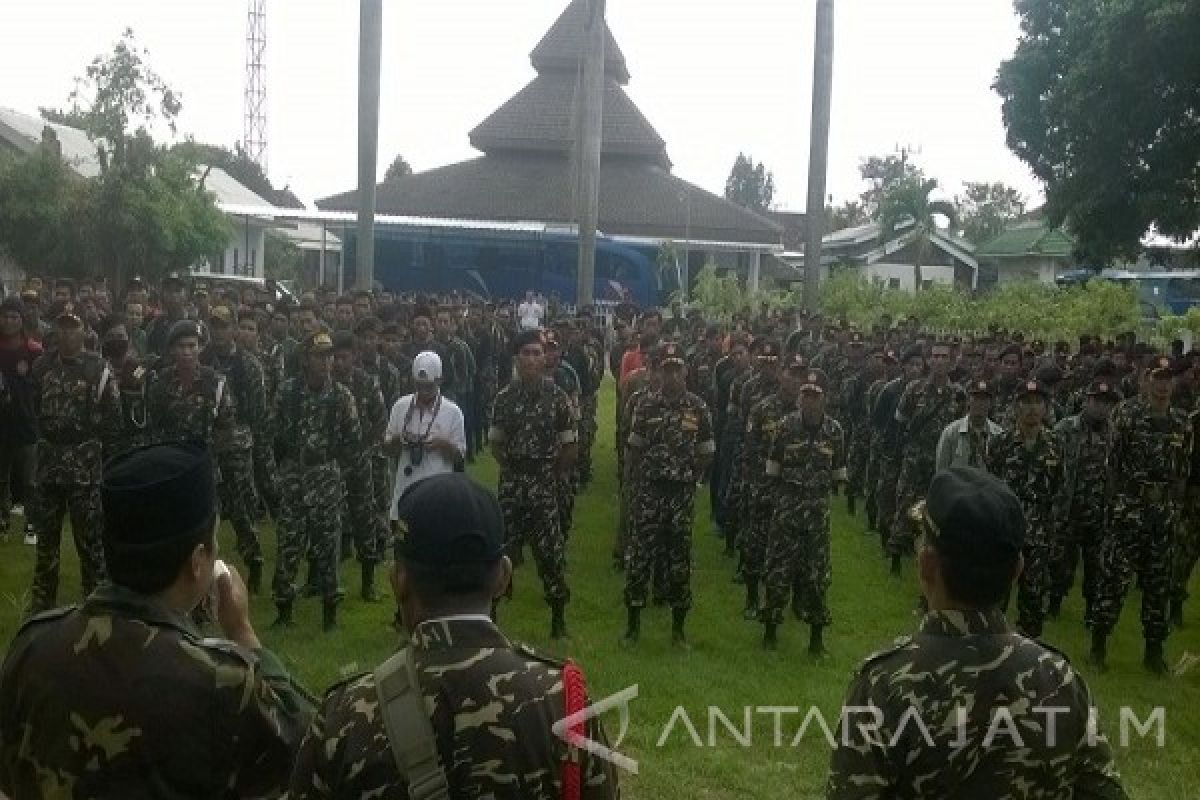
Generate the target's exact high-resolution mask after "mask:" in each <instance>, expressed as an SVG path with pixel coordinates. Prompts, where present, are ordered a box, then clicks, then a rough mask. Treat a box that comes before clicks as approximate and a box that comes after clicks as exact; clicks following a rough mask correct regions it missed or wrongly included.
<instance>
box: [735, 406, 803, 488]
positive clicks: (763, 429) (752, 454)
mask: <svg viewBox="0 0 1200 800" xmlns="http://www.w3.org/2000/svg"><path fill="white" fill-rule="evenodd" d="M795 410H796V398H791V399H787V400H785V399H784V397H783V395H781V394H780V393H779V392H774V393H772V394H769V395H767V396H766V397H764V398H763V399H762V400H759V401H758V402H757V403H755V404H754V408H752V409H750V416H749V417H748V418H747V419H746V438H745V442H744V445H743V449H742V459H743V463H744V464H745V465H746V470H747V473H746V477H747V479H749V480H750V481H752V482H753V483H756V484H758V483H763V482H764V481H765V480H766V478H765V474H766V473H764V471H763V467H764V466H765V465H766V463H767V459H768V453H769V451H770V449H771V441H772V440H773V439H774V438H775V434H776V433H777V432H778V431H779V426H780V424H781V423H782V422H783V418H784V417H786V416H787V415H788V414H790V413H792V412H793V411H795Z"/></svg>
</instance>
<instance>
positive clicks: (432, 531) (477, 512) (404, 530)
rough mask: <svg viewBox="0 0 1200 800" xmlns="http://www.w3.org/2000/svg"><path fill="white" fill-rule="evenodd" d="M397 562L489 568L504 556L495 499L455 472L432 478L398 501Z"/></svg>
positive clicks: (500, 518) (428, 565) (502, 524)
mask: <svg viewBox="0 0 1200 800" xmlns="http://www.w3.org/2000/svg"><path fill="white" fill-rule="evenodd" d="M396 516H397V518H398V519H399V520H400V522H401V526H400V527H401V533H400V535H399V536H398V537H397V539H396V558H397V560H402V561H406V562H412V563H415V564H418V565H421V566H426V567H434V568H442V567H453V566H458V565H465V564H489V563H492V562H494V561H496V560H498V559H499V558H500V557H501V556H502V555H504V518H503V516H502V515H501V513H500V504H499V503H498V502H497V501H496V497H495V495H493V494H492V493H491V492H489V491H488V490H487V489H485V488H483V487H482V486H480V485H479V484H478V483H476V482H475V481H473V480H471V479H470V478H468V477H467V476H466V475H462V474H460V473H456V472H450V473H446V474H442V475H433V476H431V477H429V478H425V479H424V480H421V481H418V482H417V483H415V484H413V485H412V486H411V487H409V488H408V490H407V491H406V492H405V493H404V494H403V495H402V496H401V497H400V501H399V502H398V503H397V505H396Z"/></svg>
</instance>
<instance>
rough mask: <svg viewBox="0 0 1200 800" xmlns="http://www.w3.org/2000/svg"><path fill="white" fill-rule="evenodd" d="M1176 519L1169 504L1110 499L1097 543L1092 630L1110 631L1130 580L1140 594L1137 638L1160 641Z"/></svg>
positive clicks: (1164, 630)
mask: <svg viewBox="0 0 1200 800" xmlns="http://www.w3.org/2000/svg"><path fill="white" fill-rule="evenodd" d="M1177 516H1178V510H1177V508H1176V506H1175V505H1174V504H1173V503H1169V502H1168V503H1146V502H1143V501H1142V500H1141V499H1140V498H1137V497H1129V496H1128V495H1118V496H1117V497H1116V498H1114V500H1113V503H1112V506H1111V507H1110V509H1109V524H1108V526H1107V527H1106V528H1105V531H1104V539H1103V541H1102V542H1101V545H1100V558H1101V570H1102V571H1101V578H1100V583H1099V591H1098V593H1097V595H1096V606H1095V609H1094V610H1093V613H1092V625H1093V630H1095V631H1097V632H1099V633H1111V632H1112V630H1113V628H1115V627H1116V625H1117V620H1118V619H1120V617H1121V606H1122V605H1123V604H1124V602H1125V595H1126V593H1127V592H1128V591H1129V586H1130V584H1131V583H1133V579H1134V576H1136V577H1137V579H1138V585H1139V586H1140V587H1141V590H1142V635H1143V636H1144V637H1145V638H1146V640H1147V641H1165V640H1166V638H1167V634H1168V632H1169V630H1170V629H1169V626H1168V624H1167V616H1168V612H1169V610H1170V609H1169V604H1170V598H1169V594H1170V587H1171V549H1172V546H1173V543H1174V542H1173V539H1174V533H1175V523H1176V519H1177Z"/></svg>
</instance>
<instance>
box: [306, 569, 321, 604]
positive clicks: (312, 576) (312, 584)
mask: <svg viewBox="0 0 1200 800" xmlns="http://www.w3.org/2000/svg"><path fill="white" fill-rule="evenodd" d="M319 573H320V570H318V569H317V562H315V561H310V562H308V580H306V581H305V582H304V596H305V597H320V596H321V584H320V582H319V581H318V580H317V575H318V574H319Z"/></svg>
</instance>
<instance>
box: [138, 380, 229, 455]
mask: <svg viewBox="0 0 1200 800" xmlns="http://www.w3.org/2000/svg"><path fill="white" fill-rule="evenodd" d="M233 419H234V411H233V392H232V391H230V388H229V385H228V382H227V381H226V380H225V378H224V376H222V375H221V374H220V373H218V372H217V371H216V370H215V369H213V368H212V367H205V366H200V367H197V368H196V374H195V376H194V377H193V379H192V382H191V384H190V385H189V386H184V385H183V383H182V382H181V381H180V380H179V373H178V371H177V370H176V369H175V367H173V366H171V367H167V368H165V369H162V370H159V371H158V372H156V373H154V377H153V378H151V379H150V385H149V386H147V387H146V421H147V423H146V424H147V425H148V427H149V430H150V441H152V442H155V443H163V442H188V441H198V442H204V443H205V444H208V445H210V446H212V445H214V444H215V443H216V442H218V441H222V442H227V441H230V439H229V429H230V428H231V427H232V425H233Z"/></svg>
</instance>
